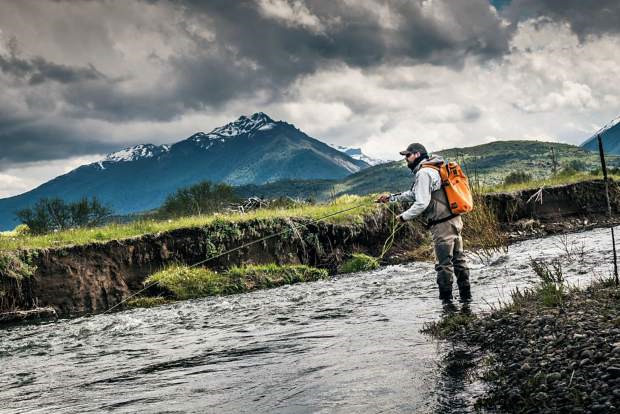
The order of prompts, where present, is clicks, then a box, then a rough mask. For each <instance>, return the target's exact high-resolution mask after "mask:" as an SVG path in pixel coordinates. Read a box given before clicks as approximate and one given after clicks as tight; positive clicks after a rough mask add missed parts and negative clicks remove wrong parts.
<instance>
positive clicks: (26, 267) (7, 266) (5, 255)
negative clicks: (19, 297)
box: [0, 251, 36, 280]
mask: <svg viewBox="0 0 620 414" xmlns="http://www.w3.org/2000/svg"><path fill="white" fill-rule="evenodd" d="M35 271H36V266H33V265H31V264H29V263H27V262H26V261H24V260H23V259H22V258H21V257H19V256H18V255H17V254H16V253H15V252H10V251H0V275H3V276H6V277H9V278H11V279H15V280H22V279H23V278H28V277H31V276H32V275H33V274H34V272H35Z"/></svg>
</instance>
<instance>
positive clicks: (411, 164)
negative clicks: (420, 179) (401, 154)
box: [407, 154, 428, 171]
mask: <svg viewBox="0 0 620 414" xmlns="http://www.w3.org/2000/svg"><path fill="white" fill-rule="evenodd" d="M427 159H428V155H427V154H422V155H420V156H419V157H418V158H416V159H415V160H413V161H411V162H409V161H407V167H409V169H410V170H411V171H415V169H416V167H417V166H418V165H419V164H420V163H421V162H422V161H424V160H427Z"/></svg>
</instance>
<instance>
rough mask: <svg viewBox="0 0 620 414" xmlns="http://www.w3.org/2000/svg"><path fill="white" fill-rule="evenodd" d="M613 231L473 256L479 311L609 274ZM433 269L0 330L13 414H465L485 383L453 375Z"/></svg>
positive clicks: (410, 268)
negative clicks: (435, 324)
mask: <svg viewBox="0 0 620 414" xmlns="http://www.w3.org/2000/svg"><path fill="white" fill-rule="evenodd" d="M610 239H611V238H610V231H609V229H597V230H592V231H587V232H582V233H574V234H571V235H568V236H554V237H550V238H545V239H536V240H529V241H524V242H520V243H516V244H513V245H511V246H510V248H509V251H508V253H507V254H498V255H496V256H495V257H492V258H490V259H489V260H484V261H481V260H480V259H478V258H477V257H475V256H473V255H471V256H470V264H471V267H472V292H473V296H474V302H473V303H472V304H471V308H472V310H473V311H474V312H483V311H488V310H489V309H490V308H491V307H494V306H497V305H498V304H499V303H500V302H506V301H509V299H510V291H511V290H512V289H514V288H515V287H517V286H520V287H523V286H528V285H530V284H531V283H532V282H533V281H535V279H536V277H535V275H534V274H533V272H532V271H531V269H530V267H529V265H528V263H529V261H530V259H531V258H543V259H544V258H546V259H549V258H552V257H557V256H560V255H563V256H564V257H563V259H562V263H563V271H564V274H565V276H567V278H568V280H569V282H570V283H571V284H579V285H582V286H583V285H585V284H587V283H588V282H589V280H590V279H591V278H592V277H606V276H609V275H610V274H611V271H612V268H613V267H612V263H611V253H610V251H611V240H610ZM442 312H443V308H442V305H441V303H440V301H439V300H438V299H437V288H436V285H435V274H434V269H433V266H432V264H430V263H410V264H407V265H398V266H387V267H383V268H381V269H378V270H376V271H373V272H365V273H358V274H350V275H344V276H339V277H335V278H332V279H330V280H328V281H320V282H313V283H305V284H297V285H291V286H285V287H281V288H276V289H270V290H263V291H257V292H252V293H247V294H240V295H233V296H226V297H213V298H206V299H200V300H191V301H185V302H178V303H174V304H171V305H167V306H161V307H157V308H153V309H135V310H128V311H123V312H118V313H113V314H104V315H96V316H90V317H82V318H77V319H64V320H59V321H57V322H51V323H43V324H30V325H15V326H11V327H6V328H3V329H1V330H0V335H1V338H0V367H1V376H0V404H1V405H0V412H2V413H7V414H8V413H100V412H115V413H134V412H140V413H388V412H389V413H391V412H417V413H437V412H440V413H443V412H445V413H451V412H454V413H457V412H458V413H460V412H470V411H473V409H472V408H471V403H472V400H473V397H474V396H475V395H476V393H477V392H480V391H481V389H480V384H476V383H474V384H468V383H467V381H465V380H463V378H459V377H454V376H451V375H448V374H447V373H446V370H445V369H443V368H442V367H441V364H440V361H441V360H442V358H444V357H445V356H446V354H447V353H449V352H450V351H451V350H452V348H451V345H449V344H447V343H444V342H442V341H435V340H432V339H430V338H429V337H428V336H426V335H423V334H421V333H420V329H421V327H422V326H423V324H424V323H425V322H429V321H433V320H437V319H438V318H439V317H440V316H441V314H442Z"/></svg>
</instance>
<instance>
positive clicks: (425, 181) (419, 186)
mask: <svg viewBox="0 0 620 414" xmlns="http://www.w3.org/2000/svg"><path fill="white" fill-rule="evenodd" d="M443 163H444V160H443V158H441V157H439V156H436V155H434V156H432V157H430V158H429V159H428V160H425V161H422V162H421V163H420V164H419V165H418V166H417V167H416V169H415V170H414V171H413V173H414V174H415V179H414V181H413V184H412V186H411V189H410V190H409V191H405V192H403V193H400V194H392V195H391V196H390V201H405V202H412V203H413V204H412V205H411V207H409V209H408V210H407V211H405V212H404V213H402V214H401V217H402V218H403V219H404V220H411V219H413V218H415V217H417V216H419V215H420V214H422V213H425V216H426V219H427V220H429V221H434V220H440V219H443V218H445V217H448V216H450V215H451V214H452V212H451V211H450V208H449V206H448V200H447V199H446V194H445V192H444V191H443V189H442V188H441V177H440V176H439V172H438V171H437V170H435V169H433V168H422V167H423V166H424V165H429V164H430V165H437V166H439V165H441V164H443Z"/></svg>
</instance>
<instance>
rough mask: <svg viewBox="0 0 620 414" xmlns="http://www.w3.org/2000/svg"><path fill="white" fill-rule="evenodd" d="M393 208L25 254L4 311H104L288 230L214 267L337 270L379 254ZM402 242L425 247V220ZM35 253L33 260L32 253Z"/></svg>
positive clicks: (8, 286) (7, 284)
mask: <svg viewBox="0 0 620 414" xmlns="http://www.w3.org/2000/svg"><path fill="white" fill-rule="evenodd" d="M392 220H393V215H392V213H391V212H389V211H388V210H386V209H383V210H380V211H378V212H377V213H376V214H374V215H372V216H367V217H365V219H364V222H363V223H351V224H346V225H340V224H332V223H324V222H319V223H316V222H312V221H310V220H304V219H292V220H286V219H271V220H251V221H247V222H239V223H233V222H224V221H222V222H215V223H213V224H211V225H208V226H206V227H203V228H188V229H178V230H173V231H169V232H165V233H160V234H153V235H145V236H141V237H136V238H131V239H127V240H120V241H111V242H108V243H92V244H87V245H80V246H72V247H64V248H57V249H43V250H38V251H34V252H19V255H21V256H22V259H23V260H28V261H29V263H31V265H33V266H35V267H36V270H35V271H34V274H33V275H32V276H30V277H23V278H21V280H18V279H16V278H11V277H7V276H4V275H0V290H1V291H2V292H4V294H3V295H2V298H3V300H2V301H0V305H1V306H2V309H0V310H1V311H5V312H6V311H12V310H14V309H30V308H33V307H53V308H54V309H56V311H57V313H58V315H60V316H70V315H77V314H83V313H89V312H101V311H104V310H106V309H108V308H109V307H111V306H113V305H115V304H117V303H119V302H120V301H122V300H123V299H124V298H126V297H127V296H128V295H130V294H131V293H132V292H135V291H137V290H139V289H141V288H142V287H143V285H142V282H143V281H144V280H145V279H146V277H148V276H149V275H151V274H153V273H155V272H156V271H158V270H160V269H161V268H162V267H164V266H166V265H168V264H172V263H186V264H193V263H197V262H200V261H202V260H204V259H205V258H207V257H212V256H214V255H216V254H219V253H222V252H226V251H228V250H229V249H233V248H235V247H238V246H240V245H243V244H245V243H249V242H252V241H255V240H257V239H260V238H263V237H265V236H269V235H271V234H274V233H278V232H282V231H285V230H287V229H290V231H286V232H285V234H283V235H282V236H279V237H275V238H271V239H268V240H265V241H263V242H260V243H257V244H253V245H251V246H248V247H246V248H243V249H241V250H238V251H235V252H233V253H230V254H226V255H223V256H221V257H219V258H216V259H214V260H211V261H209V263H208V266H209V267H210V268H211V269H214V270H218V269H225V268H228V267H230V266H234V265H242V264H267V263H276V264H307V265H311V266H315V267H321V268H327V269H328V270H330V271H332V272H333V271H334V270H335V269H336V267H337V266H338V265H339V264H341V263H342V261H343V259H344V258H346V257H347V255H350V254H351V253H352V252H364V253H368V254H370V255H374V256H378V255H380V254H381V249H382V248H383V244H384V242H385V240H386V239H387V237H388V236H389V235H390V232H391V230H392ZM399 233H400V235H399V240H398V247H399V248H401V249H406V248H413V247H415V246H419V245H420V244H421V243H422V241H423V239H424V237H425V235H424V229H423V226H421V225H420V224H419V223H418V224H414V225H411V226H407V227H406V228H405V229H403V230H401V231H400V232H399ZM26 256H28V257H26Z"/></svg>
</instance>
